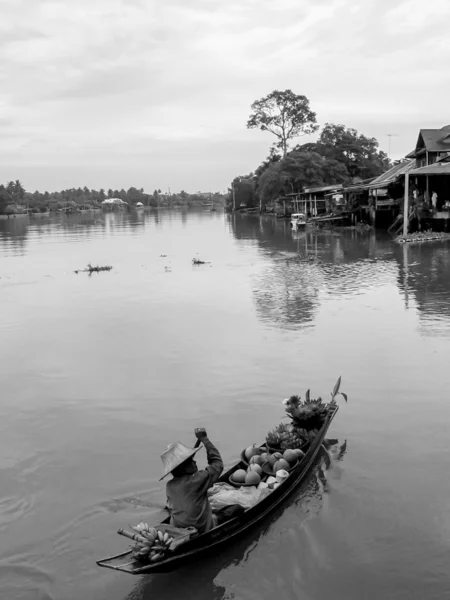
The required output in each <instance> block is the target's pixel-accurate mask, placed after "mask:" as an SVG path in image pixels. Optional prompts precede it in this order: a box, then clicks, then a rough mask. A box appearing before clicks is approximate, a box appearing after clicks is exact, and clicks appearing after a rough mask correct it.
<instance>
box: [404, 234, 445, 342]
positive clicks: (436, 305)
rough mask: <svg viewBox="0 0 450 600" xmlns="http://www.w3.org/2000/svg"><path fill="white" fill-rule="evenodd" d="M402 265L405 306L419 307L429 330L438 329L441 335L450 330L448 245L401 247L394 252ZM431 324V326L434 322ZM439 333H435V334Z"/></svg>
mask: <svg viewBox="0 0 450 600" xmlns="http://www.w3.org/2000/svg"><path fill="white" fill-rule="evenodd" d="M395 257H396V259H397V261H398V263H399V271H398V273H399V275H398V285H399V288H400V289H401V290H402V292H403V295H404V299H405V305H406V307H407V308H409V305H410V302H411V300H412V301H413V302H414V303H415V305H416V306H417V309H418V312H419V317H420V318H421V321H422V323H423V324H424V323H425V321H426V325H427V328H426V329H427V330H430V326H431V325H432V322H433V324H435V325H436V327H435V329H436V330H439V331H440V332H441V333H442V332H443V331H444V332H445V331H447V332H448V331H449V330H450V303H449V301H448V298H449V297H450V247H449V246H448V244H447V243H445V242H435V243H431V244H427V243H426V242H424V243H422V244H414V245H410V244H402V245H397V246H396V248H395ZM431 321H432V322H431ZM435 333H436V331H435V330H433V334H435Z"/></svg>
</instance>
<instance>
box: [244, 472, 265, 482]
mask: <svg viewBox="0 0 450 600" xmlns="http://www.w3.org/2000/svg"><path fill="white" fill-rule="evenodd" d="M245 483H249V484H251V485H258V484H260V483H261V477H260V476H259V475H258V473H256V472H255V471H249V472H248V473H247V475H246V477H245Z"/></svg>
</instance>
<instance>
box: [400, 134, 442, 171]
mask: <svg viewBox="0 0 450 600" xmlns="http://www.w3.org/2000/svg"><path fill="white" fill-rule="evenodd" d="M447 154H450V125H446V126H445V127H442V128H441V129H421V130H420V131H419V137H418V138H417V143H416V147H415V149H414V150H413V151H412V152H410V153H409V154H408V155H407V156H406V158H414V159H415V161H416V167H417V168H418V167H424V166H426V165H432V164H433V163H435V162H437V161H438V160H439V159H440V158H442V157H444V156H446V155H447Z"/></svg>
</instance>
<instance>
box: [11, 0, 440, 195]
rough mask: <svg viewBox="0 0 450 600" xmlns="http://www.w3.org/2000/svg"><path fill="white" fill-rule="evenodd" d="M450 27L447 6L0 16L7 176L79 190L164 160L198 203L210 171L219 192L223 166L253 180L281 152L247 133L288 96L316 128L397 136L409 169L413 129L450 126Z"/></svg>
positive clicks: (150, 9)
mask: <svg viewBox="0 0 450 600" xmlns="http://www.w3.org/2000/svg"><path fill="white" fill-rule="evenodd" d="M436 7H437V8H436ZM419 8H420V10H419ZM431 9H433V10H431ZM449 11H450V3H448V2H447V0H435V2H434V3H432V4H429V6H428V5H422V4H420V6H419V3H418V0H366V1H365V2H364V3H358V4H355V3H354V2H353V1H350V0H277V1H276V2H274V1H273V0H270V1H269V0H229V1H228V2H227V3H223V2H222V1H221V0H190V1H189V2H186V0H153V2H148V1H147V0H108V2H92V0H78V1H77V2H69V1H68V0H57V1H56V0H33V2H32V3H31V2H30V1H29V0H3V1H2V20H1V22H0V40H1V41H0V84H1V87H0V132H1V134H2V135H1V139H2V142H0V160H1V161H3V163H4V164H5V160H6V161H8V164H10V165H11V168H20V171H21V173H23V169H25V170H26V168H27V166H28V167H31V166H32V165H37V164H39V165H46V164H47V165H48V166H49V167H51V166H52V165H55V166H58V165H67V164H74V163H76V164H77V165H79V166H80V168H79V169H78V173H79V177H80V182H79V183H80V185H82V184H83V181H82V179H83V177H84V176H86V177H87V176H88V173H90V172H91V171H90V169H91V170H92V169H94V167H95V165H96V164H98V165H105V164H108V161H109V164H111V165H113V166H114V167H117V166H118V165H124V164H127V165H130V164H131V162H132V161H133V160H134V161H136V160H138V161H142V164H143V165H145V157H146V156H147V157H150V156H151V157H152V160H155V156H158V164H159V165H160V168H159V171H160V172H161V173H162V172H169V170H170V169H175V170H176V171H177V178H179V180H180V181H181V182H183V181H184V183H182V184H181V187H184V188H186V189H198V188H201V185H202V181H203V177H204V168H203V163H205V162H207V163H208V164H211V160H212V159H213V160H215V162H216V165H217V168H216V169H215V171H216V172H217V173H221V175H220V176H219V175H218V176H217V187H218V188H223V187H225V186H226V184H227V183H228V182H227V181H223V180H222V179H220V177H223V176H224V175H223V174H224V173H227V177H228V176H229V175H228V173H230V175H232V174H233V173H232V172H230V169H224V168H223V165H224V164H228V165H233V169H237V171H236V172H248V171H249V170H251V169H254V168H256V166H257V165H258V164H259V162H260V161H261V160H262V159H263V158H264V156H265V155H266V154H267V152H268V148H269V146H270V144H271V143H272V139H271V137H270V135H269V134H264V133H261V132H258V131H248V130H247V129H246V127H245V124H246V121H247V117H248V114H249V111H250V104H251V103H252V102H253V100H255V99H256V98H260V97H262V96H264V95H265V94H267V93H269V92H270V91H271V90H273V89H286V88H290V89H292V90H293V91H295V92H297V93H300V94H305V95H307V96H308V97H309V98H310V101H311V107H312V109H313V110H315V111H316V112H317V115H318V119H319V122H320V123H322V124H323V123H325V122H326V121H336V122H343V123H345V124H347V125H348V126H353V127H356V128H359V129H361V130H362V131H363V133H366V134H367V135H375V133H376V134H377V135H381V136H382V138H383V137H385V133H386V132H387V131H388V132H392V133H396V128H397V130H398V131H399V132H400V133H399V136H398V138H396V141H395V147H396V148H398V153H399V154H400V155H401V153H402V152H404V153H406V152H407V151H409V149H410V147H411V146H412V145H413V144H414V141H415V138H416V136H417V130H418V129H419V127H427V126H440V125H443V124H444V123H446V122H448V121H450V119H449V118H448V114H447V103H446V91H447V90H448V88H449V81H448V75H447V63H448V57H449V51H450V46H449V41H448V36H447V31H446V29H447V26H446V23H447V20H448V19H445V18H443V17H444V16H446V15H448V13H449ZM418 15H419V16H418ZM430 106H432V107H433V110H430ZM431 123H432V124H431ZM408 128H410V129H408ZM6 135H8V137H7V138H6V137H5V136H6ZM382 138H380V142H382V141H383V139H382ZM212 142H213V143H212ZM211 143H212V145H211ZM384 144H385V146H386V145H387V139H385V140H384ZM187 148H189V150H186V149H187ZM237 148H239V151H237ZM180 149H182V150H180ZM186 152H188V153H189V156H195V157H196V160H197V162H196V163H195V164H193V163H192V162H189V168H186V164H185V163H186V159H185V157H186ZM211 152H213V155H212V154H211ZM129 156H131V157H132V158H129ZM236 156H239V161H240V162H239V163H236V160H235V157H236ZM136 157H138V159H137V158H136ZM164 161H166V162H165V163H164ZM139 164H141V163H139ZM163 164H167V169H166V168H165V167H164V168H163V167H162V166H161V165H163ZM130 169H131V167H130ZM50 171H51V169H50ZM31 172H33V178H34V179H33V181H35V178H36V172H37V171H36V170H35V169H34V170H30V173H31ZM129 172H130V173H131V172H133V173H135V170H130V171H129ZM236 172H235V173H234V174H236ZM22 177H23V174H22ZM155 177H156V175H155ZM183 177H184V178H185V179H184V180H183ZM8 178H15V174H14V172H11V173H10V174H9V175H8ZM25 183H26V178H25ZM38 184H39V185H41V186H42V187H48V188H50V187H51V185H52V182H51V181H47V180H45V181H42V182H38V181H35V183H33V186H34V187H37V186H38ZM91 185H92V183H91ZM103 185H104V186H105V185H108V184H107V183H106V182H103ZM130 185H131V184H130ZM161 185H164V184H163V182H161ZM161 185H159V184H158V181H155V183H154V187H161Z"/></svg>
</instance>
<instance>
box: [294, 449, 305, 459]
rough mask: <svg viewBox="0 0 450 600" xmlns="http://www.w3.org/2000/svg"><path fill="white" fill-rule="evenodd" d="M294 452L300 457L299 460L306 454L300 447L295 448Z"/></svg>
mask: <svg viewBox="0 0 450 600" xmlns="http://www.w3.org/2000/svg"><path fill="white" fill-rule="evenodd" d="M294 452H295V454H296V455H297V457H298V460H300V459H302V458H303V457H304V456H305V453H304V452H303V450H300V448H294Z"/></svg>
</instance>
